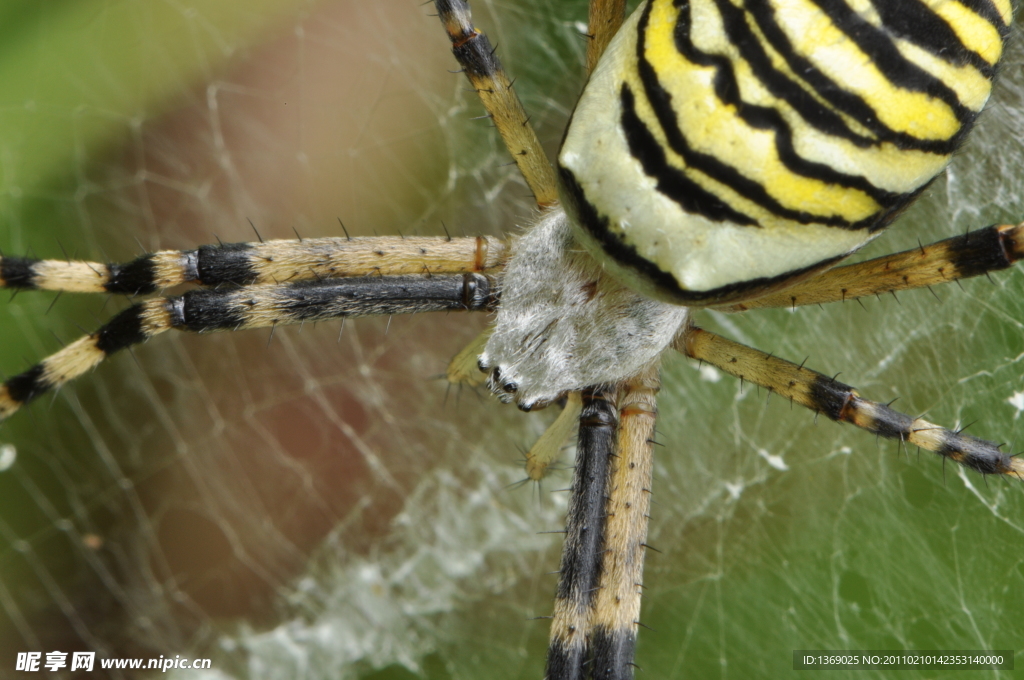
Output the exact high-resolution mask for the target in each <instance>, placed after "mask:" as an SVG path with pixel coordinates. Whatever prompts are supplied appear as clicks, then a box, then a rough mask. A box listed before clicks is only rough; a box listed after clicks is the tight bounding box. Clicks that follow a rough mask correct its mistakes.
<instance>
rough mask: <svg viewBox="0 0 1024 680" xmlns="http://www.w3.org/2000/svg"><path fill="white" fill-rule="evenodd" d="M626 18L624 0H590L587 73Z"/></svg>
mask: <svg viewBox="0 0 1024 680" xmlns="http://www.w3.org/2000/svg"><path fill="white" fill-rule="evenodd" d="M625 20H626V0H590V13H589V17H588V19H587V30H588V31H589V35H588V36H587V37H588V38H589V39H590V42H588V43H587V73H588V74H589V73H593V72H594V68H596V67H597V62H598V61H599V60H600V59H601V55H602V54H604V51H605V49H607V48H608V43H610V42H611V41H612V38H613V37H615V34H616V33H618V32H619V27H620V26H622V22H623V21H625Z"/></svg>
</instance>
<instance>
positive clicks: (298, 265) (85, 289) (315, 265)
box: [0, 236, 507, 295]
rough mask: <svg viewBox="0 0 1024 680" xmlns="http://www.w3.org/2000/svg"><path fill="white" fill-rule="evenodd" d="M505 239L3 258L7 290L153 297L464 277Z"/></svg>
mask: <svg viewBox="0 0 1024 680" xmlns="http://www.w3.org/2000/svg"><path fill="white" fill-rule="evenodd" d="M506 250H507V246H506V245H505V243H504V242H503V241H502V240H500V239H497V238H493V237H489V236H477V237H475V238H448V239H445V238H437V237H422V236H421V237H408V238H401V237H397V236H395V237H376V238H359V237H357V238H345V237H338V238H307V239H301V240H272V241H260V242H254V243H228V244H220V245H210V246H202V247H200V248H198V249H196V250H184V251H182V250H161V251H158V252H155V253H147V254H145V255H142V256H141V257H139V258H136V259H135V260H133V261H131V262H127V263H123V264H116V263H115V264H101V263H98V262H82V261H76V260H36V259H31V258H25V257H0V288H13V289H28V290H64V291H70V292H76V293H123V294H126V295H146V294H149V293H153V292H156V291H158V290H161V289H163V288H170V287H172V286H177V285H179V284H182V283H197V284H199V285H203V286H218V285H222V284H237V285H244V286H248V285H252V284H271V283H283V282H290V281H302V280H308V279H328V278H337V277H344V276H371V275H377V276H399V275H404V274H462V273H467V272H485V271H490V270H493V269H495V268H497V267H499V266H501V264H502V262H503V261H504V259H505V256H506Z"/></svg>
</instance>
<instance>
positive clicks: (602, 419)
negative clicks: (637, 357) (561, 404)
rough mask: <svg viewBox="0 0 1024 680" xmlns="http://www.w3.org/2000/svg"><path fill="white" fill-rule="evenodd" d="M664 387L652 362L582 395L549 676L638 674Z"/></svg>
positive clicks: (564, 678) (553, 678)
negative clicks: (657, 420)
mask: <svg viewBox="0 0 1024 680" xmlns="http://www.w3.org/2000/svg"><path fill="white" fill-rule="evenodd" d="M659 388H660V382H659V378H658V367H657V366H656V365H655V366H651V367H650V368H648V369H647V370H646V371H644V372H643V373H641V374H640V375H638V376H636V377H635V378H633V379H632V380H629V381H626V382H624V383H621V384H620V385H618V386H616V388H615V389H606V390H600V389H592V390H585V391H584V392H583V393H582V403H583V411H582V414H581V415H580V421H579V422H580V435H579V444H578V448H577V453H576V467H575V472H574V475H573V482H572V489H571V496H570V499H569V511H568V516H567V519H566V540H565V545H564V547H563V552H562V565H561V569H560V571H559V574H560V577H559V583H558V592H557V596H556V599H555V613H554V616H553V620H552V622H551V639H550V644H549V647H548V661H547V674H546V678H547V680H567V679H568V678H582V677H595V678H598V677H600V678H631V677H633V653H634V648H635V645H636V630H637V625H638V619H639V615H640V595H641V592H640V591H641V584H642V583H643V567H644V550H645V549H646V540H647V525H648V519H649V511H650V489H651V473H652V470H653V452H652V443H653V438H654V421H655V416H656V413H657V407H656V405H655V401H656V395H657V392H658V389H659ZM567 409H568V406H567Z"/></svg>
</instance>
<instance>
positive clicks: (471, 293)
mask: <svg viewBox="0 0 1024 680" xmlns="http://www.w3.org/2000/svg"><path fill="white" fill-rule="evenodd" d="M595 4H597V5H598V6H601V4H602V3H595ZM445 16H446V17H447V18H450V19H451V14H446V15H445ZM450 28H451V27H450ZM463 28H464V27H463ZM453 33H456V32H454V31H453ZM594 33H595V35H597V34H598V33H599V32H597V31H594ZM459 35H462V36H463V38H465V37H466V36H467V35H468V34H466V33H465V32H463V33H462V34H459ZM454 40H455V41H456V42H457V43H458V41H459V40H460V39H458V38H456V39H454ZM600 42H601V41H600V40H598V39H594V40H592V42H591V44H593V45H597V44H599V43H600ZM481 89H487V88H481ZM499 118H500V117H499ZM535 188H536V187H535ZM536 194H538V195H539V196H541V195H543V192H536ZM541 202H542V203H548V202H549V201H548V200H546V199H544V198H541ZM1005 232H1007V233H1009V235H1011V238H1012V235H1013V233H1015V232H1014V231H1013V230H1012V228H1010V227H1008V229H1005ZM988 233H991V231H989V232H988ZM979 239H980V235H976V236H975V237H974V242H975V243H977V242H978V241H979ZM445 243H452V244H455V245H454V246H452V247H453V248H455V247H457V246H458V247H464V248H465V247H469V246H471V248H470V249H469V250H465V251H463V253H462V255H461V257H462V262H463V266H465V263H467V262H470V261H472V264H473V268H478V269H483V270H487V269H488V268H489V267H488V265H487V262H486V259H485V258H486V257H488V256H492V255H495V253H496V252H497V253H498V255H496V257H497V258H498V260H499V261H500V260H501V259H502V256H501V254H500V253H501V246H500V244H489V243H486V242H483V243H481V242H475V243H467V242H463V241H453V242H445ZM956 244H957V246H956V247H957V248H958V249H961V250H963V248H964V246H965V245H967V246H970V245H971V241H970V240H963V239H962V240H961V241H958V242H956ZM308 245H309V244H306V246H302V244H299V245H298V246H296V247H308ZM438 245H439V244H438ZM391 246H393V247H395V248H418V249H421V250H422V249H424V246H423V245H422V244H421V243H420V242H417V241H414V240H412V239H410V240H402V243H395V242H391ZM483 246H486V252H485V251H484V248H483ZM442 247H443V248H447V247H449V246H442ZM375 248H376V249H377V250H375ZM380 249H381V246H379V245H376V244H375V245H373V246H372V247H371V249H370V250H369V251H368V255H369V256H370V257H374V256H379V255H378V251H379V250H380ZM213 252H223V253H225V254H227V255H228V259H229V258H230V253H231V252H232V251H231V250H230V249H223V250H222V251H213ZM916 252H918V251H910V252H909V253H908V254H907V255H906V256H905V257H906V258H908V259H910V258H914V257H916ZM936 252H938V253H939V254H940V255H941V254H942V252H943V250H942V249H941V248H938V249H936V248H931V247H930V250H929V249H926V248H925V247H922V248H921V250H920V253H921V254H922V255H923V256H925V257H927V256H928V254H929V253H932V254H935V253H936ZM953 252H959V251H953ZM421 255H426V254H425V253H421ZM272 257H273V258H274V259H275V260H278V261H280V259H281V252H280V251H278V252H274V253H273V254H272ZM420 259H422V258H420ZM8 261H9V262H12V263H13V264H12V265H11V266H10V268H9V271H10V272H11V273H10V274H9V275H8V277H7V280H8V283H11V282H14V283H22V284H25V283H26V280H25V277H35V275H37V273H38V272H40V271H41V267H40V266H38V265H37V264H35V263H30V264H24V263H19V262H17V261H15V260H13V259H9V258H8ZM888 261H890V262H891V260H888ZM480 263H483V265H482V266H480ZM23 264H24V266H23ZM421 264H422V262H421ZM140 266H141V265H136V267H135V271H137V269H138V268H139V267H140ZM374 266H375V267H378V266H379V265H374ZM428 266H429V265H428ZM940 266H941V265H940ZM19 267H20V268H19ZM94 269H96V267H80V268H79V270H78V271H79V273H78V275H76V277H75V280H76V281H80V280H83V279H89V278H90V273H89V272H90V271H93V270H94ZM87 270H88V271H87ZM861 270H862V269H861ZM126 271H127V272H128V273H127V274H126V275H124V277H123V278H122V280H124V281H127V282H128V284H127V285H128V287H129V288H130V287H132V286H134V285H136V284H137V283H138V274H137V273H135V271H133V270H132V269H131V268H128V269H126ZM360 273H377V274H386V273H387V272H386V271H383V270H380V269H376V268H375V269H371V270H365V271H361V272H360ZM940 273H942V272H941V271H940ZM972 273H976V272H974V271H972ZM977 273H980V270H979V271H977ZM92 275H94V274H92ZM145 275H147V274H143V279H144V277H145ZM319 275H322V277H327V275H330V274H329V273H328V272H319ZM19 277H22V279H19ZM943 277H944V274H942V275H938V277H937V278H936V280H940V279H942V278H943ZM51 279H52V278H51ZM381 281H385V280H383V279H382V280H381ZM425 281H428V282H429V283H425ZM874 282H876V283H878V285H879V288H878V289H874V290H884V291H888V290H890V289H891V288H895V287H899V286H900V284H899V282H892V281H890V282H882V283H879V280H878V279H874ZM361 283H362V282H361V281H360V282H359V284H361ZM391 283H394V282H391ZM399 285H400V286H401V287H402V289H403V290H404V291H407V292H410V291H413V292H414V293H415V295H414V297H422V295H421V294H420V293H419V292H416V291H418V290H420V289H419V287H423V286H427V285H430V286H435V285H436V286H438V287H441V288H443V287H444V286H447V288H443V290H444V291H445V292H444V293H443V295H445V296H447V300H449V304H450V305H452V306H453V307H462V306H473V305H478V306H480V307H486V306H493V304H494V302H493V300H492V298H490V296H489V295H488V294H487V293H486V292H485V290H486V282H485V281H480V280H478V279H476V278H470V279H463V280H462V281H455V282H446V281H443V280H442V277H441V275H439V274H438V275H434V277H432V278H431V279H429V280H425V279H424V278H423V277H418V278H416V279H415V280H409V281H402V282H399ZM453 286H454V287H453ZM373 287H374V289H375V290H381V289H380V284H378V283H376V282H374V283H373ZM414 289H416V291H414ZM317 290H319V289H317ZM129 292H135V291H129ZM234 294H236V295H237V296H238V297H237V299H238V300H240V301H242V302H243V303H244V304H249V301H250V300H252V298H251V297H249V298H248V300H247V299H246V296H250V291H246V290H244V289H240V291H237V292H234ZM791 294H792V291H791ZM453 296H454V297H453ZM200 297H202V294H197V295H194V296H193V298H189V299H199V298H200ZM385 297H386V298H387V299H389V300H393V299H394V298H395V296H394V295H393V294H388V295H387V296H385ZM850 297H853V296H852V295H851V296H850ZM791 302H792V303H794V304H796V301H790V300H787V299H785V298H783V299H782V301H781V304H780V303H779V302H778V301H776V302H775V304H776V305H777V306H783V305H788V304H791ZM737 304H742V305H746V303H745V302H739V303H737ZM130 318H131V314H130V313H129V314H126V315H123V316H121V320H122V321H121V324H124V323H125V320H130ZM217 318H219V320H220V321H218V322H217V323H220V324H221V325H223V326H231V327H233V326H238V325H241V322H240V318H241V317H240V316H238V315H237V314H236V315H234V316H232V317H229V318H228V320H227V321H223V320H224V316H223V315H222V314H221V315H219V316H217ZM111 328H113V329H117V328H118V325H117V324H115V325H114V326H113V327H111ZM108 335H109V336H111V337H114V336H117V335H118V334H117V333H108ZM122 337H124V336H122ZM686 338H687V339H688V340H689V344H688V345H687V346H686V347H687V351H688V353H690V354H692V355H694V356H696V357H698V358H705V359H707V360H709V362H711V363H713V364H714V363H716V356H715V353H714V350H715V348H716V347H720V346H721V343H720V341H718V340H716V339H715V338H716V336H714V335H710V334H707V333H701V332H698V331H692V332H690V333H688V334H687V335H686ZM133 339H134V338H133ZM681 342H682V341H681ZM705 342H708V343H710V344H709V345H707V347H705V346H703V343H705ZM87 344H88V343H87ZM93 344H94V341H93ZM680 346H681V347H682V346H683V345H682V344H680ZM109 348H112V347H109ZM728 352H729V353H728V356H729V357H730V358H729V360H725V362H722V360H721V357H719V359H718V362H717V363H718V364H724V366H722V367H721V368H722V369H724V370H728V368H729V367H728V365H730V364H734V362H732V360H731V359H732V358H739V357H740V356H742V354H740V353H739V352H740V350H738V349H736V348H731V349H729V350H728ZM748 356H749V358H750V360H751V362H752V364H751V365H750V366H749V367H748V368H745V369H743V370H741V371H739V373H741V374H742V375H744V376H745V377H746V378H748V379H749V380H750V379H752V378H754V376H755V375H756V374H757V373H758V369H757V366H759V365H768V366H777V367H782V366H784V365H783V364H781V363H780V362H778V360H776V359H770V358H766V357H764V356H763V355H758V354H749V355H748ZM484 366H485V368H490V367H487V366H486V360H484ZM776 370H779V371H781V370H784V369H781V368H777V369H776ZM791 370H792V371H793V373H792V376H791V377H790V378H786V385H787V386H790V387H792V386H793V385H790V380H791V378H792V379H793V381H794V382H796V381H797V379H798V378H799V377H800V376H804V375H807V376H809V375H811V374H809V373H806V374H805V373H804V372H803V370H797V369H796V368H793V369H791ZM39 375H40V372H38V371H37V373H36V374H26V375H25V376H23V377H20V378H15V379H14V380H13V381H11V382H9V383H8V391H9V392H10V391H11V390H14V391H15V392H16V390H17V389H22V390H23V391H22V392H19V394H26V392H28V395H34V394H32V392H33V385H34V384H36V383H37V382H38V378H39ZM508 375H509V374H508V372H506V374H505V378H506V382H502V381H501V378H500V377H499V375H498V374H495V373H494V372H492V377H493V382H494V385H495V387H497V388H498V389H499V390H501V391H503V392H504V393H506V394H510V393H516V392H520V391H522V392H524V391H525V390H521V389H520V386H519V385H515V386H512V385H510V384H509V382H507V380H508ZM18 380H20V383H19V382H18ZM651 380H652V378H650V377H648V378H647V384H646V387H647V388H648V389H650V388H651V384H650V383H651ZM813 380H815V381H817V382H816V383H815V384H817V385H818V386H819V387H820V388H822V389H825V391H828V392H829V393H831V390H834V389H835V390H840V391H842V388H841V387H833V386H834V385H836V384H837V383H835V382H829V381H825V380H824V379H822V378H814V379H813ZM27 382H28V383H29V387H26V386H25V385H26V383H27ZM826 385H827V387H825V386H826ZM769 386H770V387H775V388H776V389H777V390H778V391H782V392H783V394H785V389H784V387H782V386H780V385H779V384H778V383H777V382H776V383H769ZM624 389H627V391H628V392H629V393H634V392H641V393H642V392H643V391H644V389H637V388H636V386H633V387H629V388H624ZM599 396H600V393H594V394H593V395H591V396H590V397H588V403H589V405H591V406H593V405H596V403H601V402H605V403H606V402H607V400H606V398H604V397H601V398H597V397H599ZM790 396H794V397H795V398H796V399H797V400H798V401H800V400H801V395H800V394H792V393H791V394H790ZM820 397H821V394H820V392H818V393H817V394H815V395H814V398H811V399H807V398H805V399H804V401H805V402H808V403H810V405H811V406H817V407H824V406H825V405H824V403H822V402H821V401H820ZM15 400H23V399H15ZM805 405H806V403H805ZM523 406H535V405H534V403H532V402H529V401H527V402H524V403H523ZM620 408H622V409H623V412H622V413H623V416H627V417H632V416H635V417H638V418H640V419H641V420H643V419H645V418H649V414H650V413H651V406H650V405H649V403H648V405H647V406H646V407H634V408H632V409H631V408H627V407H620ZM834 415H836V414H834ZM859 415H860V416H863V412H860V414H859ZM608 417H609V416H608V414H607V413H605V414H604V415H603V416H595V414H591V415H590V419H591V422H594V423H597V424H600V422H601V421H602V420H606V419H607V418H608ZM850 417H852V418H856V417H857V412H853V413H852V414H850ZM893 418H896V417H895V416H894V417H893ZM627 420H628V418H627ZM907 422H909V421H907ZM605 424H606V423H605ZM896 424H897V425H898V427H897V429H898V431H899V432H901V433H902V434H903V435H904V436H906V437H907V438H908V439H910V441H911V442H913V443H918V442H919V441H920V442H922V443H926V444H927V443H928V441H922V439H923V438H927V437H929V436H931V435H930V434H929V433H932V434H934V432H936V431H937V430H932V429H931V427H927V428H926V427H922V426H919V427H909V426H908V425H907V424H906V423H901V422H899V420H898V419H897V421H896ZM621 427H623V428H624V429H628V427H627V426H625V425H623V426H621ZM876 429H878V428H876ZM887 433H889V434H892V433H893V432H892V431H890V432H887ZM923 433H924V434H923ZM914 435H918V436H914ZM944 436H948V437H951V438H953V439H955V438H957V437H958V436H959V435H958V434H947V435H944ZM646 438H648V437H647V436H644V437H641V439H640V440H641V441H645V440H646ZM961 440H963V441H965V442H967V448H970V447H973V445H974V443H973V440H972V439H969V438H966V437H965V438H963V439H961ZM979 445H980V444H979ZM637 448H638V449H642V448H643V447H637ZM584 449H585V450H586V449H587V447H586V444H585V445H584ZM992 456H995V455H994V454H991V453H990V450H987V449H986V450H985V453H983V454H982V455H981V457H980V459H979V460H980V461H981V462H980V463H979V465H978V466H979V467H981V468H982V469H983V470H984V471H994V470H993V469H987V468H985V465H994V463H992V460H993V459H992ZM602 590H607V589H606V588H602ZM578 628H579V629H583V628H586V627H585V626H582V625H581V626H578ZM570 646H571V645H570ZM626 646H627V647H628V646H629V643H628V641H627V644H626ZM629 661H630V660H629V658H628V657H626V656H624V657H623V668H622V669H620V670H621V671H622V672H623V673H625V672H626V670H625V667H626V666H628V663H629ZM559 677H560V676H559Z"/></svg>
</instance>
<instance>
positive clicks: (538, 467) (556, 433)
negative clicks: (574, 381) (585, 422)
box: [526, 392, 583, 482]
mask: <svg viewBox="0 0 1024 680" xmlns="http://www.w3.org/2000/svg"><path fill="white" fill-rule="evenodd" d="M582 409H583V399H582V397H581V395H580V393H579V392H570V393H569V394H568V396H567V397H566V401H565V408H563V409H562V412H561V413H559V414H558V417H557V418H555V422H553V423H551V425H550V426H548V429H546V430H544V434H542V435H541V436H540V439H538V440H537V441H536V442H534V444H533V446H531V447H530V450H529V451H528V452H527V454H526V475H527V477H529V478H530V480H532V481H534V482H539V481H540V480H541V479H543V478H544V475H545V474H547V470H548V467H549V466H550V465H551V463H552V462H553V461H555V460H556V459H557V458H558V454H559V452H560V451H561V450H562V444H564V443H565V441H566V440H567V439H568V438H569V436H570V435H571V434H572V431H573V430H574V429H576V426H577V424H578V423H579V420H580V411H581V410H582Z"/></svg>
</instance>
